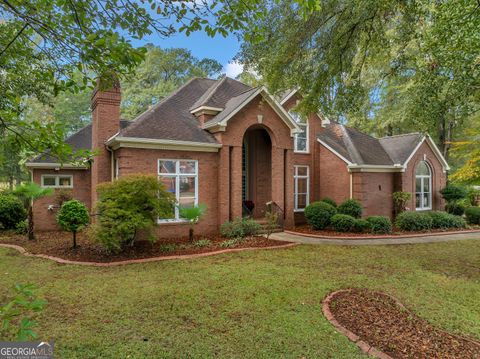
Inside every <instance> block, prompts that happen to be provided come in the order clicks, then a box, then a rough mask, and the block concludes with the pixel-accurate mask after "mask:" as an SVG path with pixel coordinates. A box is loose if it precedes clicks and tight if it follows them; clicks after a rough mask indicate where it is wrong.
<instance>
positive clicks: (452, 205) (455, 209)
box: [445, 201, 465, 216]
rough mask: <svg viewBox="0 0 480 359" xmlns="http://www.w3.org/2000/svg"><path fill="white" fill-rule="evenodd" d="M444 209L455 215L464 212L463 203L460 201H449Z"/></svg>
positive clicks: (460, 214)
mask: <svg viewBox="0 0 480 359" xmlns="http://www.w3.org/2000/svg"><path fill="white" fill-rule="evenodd" d="M445 211H447V213H450V214H454V215H456V216H462V215H463V214H464V213H465V204H463V203H462V202H460V201H456V202H449V203H447V204H446V206H445Z"/></svg>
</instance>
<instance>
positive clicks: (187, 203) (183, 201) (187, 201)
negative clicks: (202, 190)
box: [178, 198, 195, 207]
mask: <svg viewBox="0 0 480 359" xmlns="http://www.w3.org/2000/svg"><path fill="white" fill-rule="evenodd" d="M178 204H179V205H180V206H182V207H193V206H194V205H195V198H180V201H179V203H178Z"/></svg>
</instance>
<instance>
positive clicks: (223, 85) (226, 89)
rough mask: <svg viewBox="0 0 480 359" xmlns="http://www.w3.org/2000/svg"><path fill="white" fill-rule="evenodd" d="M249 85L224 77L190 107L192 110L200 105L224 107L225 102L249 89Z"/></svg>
mask: <svg viewBox="0 0 480 359" xmlns="http://www.w3.org/2000/svg"><path fill="white" fill-rule="evenodd" d="M250 89H251V87H250V86H247V85H245V84H244V83H241V82H240V81H237V80H234V79H231V78H229V77H224V78H223V79H221V80H217V81H216V82H215V83H214V84H213V85H212V86H210V88H209V89H208V90H207V91H205V93H204V94H203V95H202V96H201V97H200V98H199V99H198V100H197V101H195V103H194V104H193V105H192V106H191V107H190V110H194V109H196V108H199V107H201V106H208V107H217V108H225V105H226V103H227V102H228V101H229V100H230V99H231V98H232V97H236V96H238V95H240V94H241V93H243V92H245V91H248V90H250Z"/></svg>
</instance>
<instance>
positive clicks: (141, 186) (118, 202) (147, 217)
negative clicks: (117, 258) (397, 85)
mask: <svg viewBox="0 0 480 359" xmlns="http://www.w3.org/2000/svg"><path fill="white" fill-rule="evenodd" d="M97 192H98V202H97V213H98V216H97V220H96V222H95V224H94V226H93V227H92V231H91V233H90V235H91V237H92V239H93V240H95V241H97V242H99V243H100V244H101V245H102V246H103V247H104V248H105V249H107V250H108V251H110V252H119V251H121V250H122V249H123V248H125V246H127V245H133V241H134V240H135V237H136V235H137V233H138V232H139V231H145V233H146V235H147V238H148V239H149V240H151V241H155V240H156V237H155V236H154V233H153V229H154V228H155V225H156V223H157V219H158V218H169V217H171V215H172V210H173V208H174V198H173V197H172V195H171V194H170V193H169V192H167V191H166V190H165V189H164V187H163V185H162V184H161V182H160V181H158V179H157V177H155V176H150V175H131V176H125V177H121V178H119V179H117V180H116V181H113V182H108V183H102V184H101V185H99V186H98V187H97Z"/></svg>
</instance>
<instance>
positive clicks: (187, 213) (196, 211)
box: [179, 204, 207, 242]
mask: <svg viewBox="0 0 480 359" xmlns="http://www.w3.org/2000/svg"><path fill="white" fill-rule="evenodd" d="M179 211H180V217H182V218H185V219H187V220H188V222H190V229H189V231H188V238H189V240H190V242H193V231H194V227H195V225H196V224H197V223H198V221H199V220H200V219H201V218H202V217H203V216H204V215H205V212H206V211H207V206H206V205H204V204H200V205H198V206H190V207H180V208H179Z"/></svg>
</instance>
